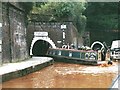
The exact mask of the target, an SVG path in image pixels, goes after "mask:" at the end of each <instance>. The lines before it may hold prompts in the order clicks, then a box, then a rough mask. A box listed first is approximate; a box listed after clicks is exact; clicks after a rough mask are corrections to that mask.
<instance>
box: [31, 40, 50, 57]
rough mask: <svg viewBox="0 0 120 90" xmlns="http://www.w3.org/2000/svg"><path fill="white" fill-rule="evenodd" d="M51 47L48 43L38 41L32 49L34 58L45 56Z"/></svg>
mask: <svg viewBox="0 0 120 90" xmlns="http://www.w3.org/2000/svg"><path fill="white" fill-rule="evenodd" d="M49 46H50V44H49V43H48V42H46V41H43V40H38V41H36V42H35V44H34V46H33V49H32V53H33V56H45V55H46V53H47V50H48V48H49Z"/></svg>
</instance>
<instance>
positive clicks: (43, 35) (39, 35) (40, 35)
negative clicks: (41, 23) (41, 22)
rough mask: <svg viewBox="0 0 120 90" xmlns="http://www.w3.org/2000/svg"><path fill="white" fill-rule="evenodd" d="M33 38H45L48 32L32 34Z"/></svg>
mask: <svg viewBox="0 0 120 90" xmlns="http://www.w3.org/2000/svg"><path fill="white" fill-rule="evenodd" d="M34 36H36V37H47V36H48V32H34Z"/></svg>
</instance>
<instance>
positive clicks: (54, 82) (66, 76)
mask: <svg viewBox="0 0 120 90" xmlns="http://www.w3.org/2000/svg"><path fill="white" fill-rule="evenodd" d="M117 73H118V64H117V62H114V63H113V65H112V66H109V67H101V66H88V65H87V66H86V65H81V64H70V63H59V62H55V63H54V64H53V65H50V66H48V67H46V68H43V69H42V70H38V71H36V72H33V73H31V74H28V75H25V76H23V77H20V78H16V79H12V80H9V81H7V82H3V83H2V88H3V89H5V88H11V89H13V88H21V90H22V89H24V88H26V89H30V88H32V89H34V88H38V89H39V88H40V89H41V88H56V89H58V88H63V89H64V88H65V90H66V89H68V88H79V89H80V90H81V89H82V90H84V89H85V90H99V88H100V89H101V90H102V89H103V90H109V88H110V87H111V83H112V82H113V80H114V78H115V77H116V75H117ZM95 88H96V89H95ZM71 90H72V89H71ZM115 90H117V89H115Z"/></svg>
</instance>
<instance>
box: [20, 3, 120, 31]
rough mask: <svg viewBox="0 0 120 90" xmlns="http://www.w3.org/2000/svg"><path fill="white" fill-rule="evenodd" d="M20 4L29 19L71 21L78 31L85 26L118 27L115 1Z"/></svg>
mask: <svg viewBox="0 0 120 90" xmlns="http://www.w3.org/2000/svg"><path fill="white" fill-rule="evenodd" d="M21 4H22V5H23V8H25V12H26V13H27V14H28V15H29V19H35V20H39V21H41V20H42V19H44V20H45V21H49V22H51V21H73V23H74V25H75V26H76V28H77V29H78V31H79V32H80V33H81V32H82V31H84V30H85V27H86V30H88V31H90V30H117V29H118V3H117V2H101V3H98V2H94V3H93V2H88V3H86V2H36V3H30V2H29V3H21ZM32 15H35V16H34V17H33V16H32ZM43 17H44V18H43ZM86 23H87V25H86Z"/></svg>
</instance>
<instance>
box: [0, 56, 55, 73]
mask: <svg viewBox="0 0 120 90" xmlns="http://www.w3.org/2000/svg"><path fill="white" fill-rule="evenodd" d="M51 60H53V59H52V58H50V57H32V58H31V59H29V60H26V61H22V62H17V63H8V64H3V65H2V66H0V75H4V74H8V73H11V72H15V71H19V70H23V69H26V68H28V67H33V68H34V67H35V66H37V65H39V64H43V63H46V62H49V61H51Z"/></svg>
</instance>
